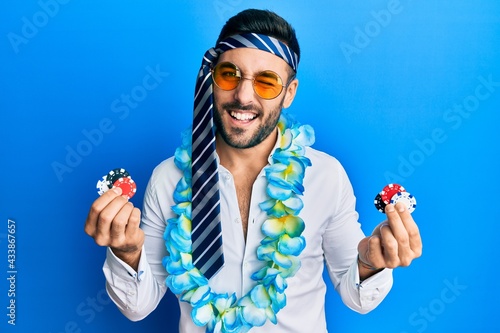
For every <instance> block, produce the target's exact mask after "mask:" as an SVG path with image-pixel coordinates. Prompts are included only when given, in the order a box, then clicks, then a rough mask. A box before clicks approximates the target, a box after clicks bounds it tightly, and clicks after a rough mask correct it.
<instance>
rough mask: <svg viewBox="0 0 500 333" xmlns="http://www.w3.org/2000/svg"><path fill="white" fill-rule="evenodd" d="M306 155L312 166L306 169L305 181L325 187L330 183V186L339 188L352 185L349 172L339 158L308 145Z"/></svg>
mask: <svg viewBox="0 0 500 333" xmlns="http://www.w3.org/2000/svg"><path fill="white" fill-rule="evenodd" d="M306 157H307V158H309V159H310V160H311V166H310V167H309V168H308V169H307V170H306V178H305V181H307V182H312V183H315V184H316V185H318V186H322V187H323V188H324V186H325V185H328V184H329V185H332V187H330V188H332V189H333V188H336V189H339V190H341V189H344V188H345V187H346V186H347V187H349V186H350V181H349V178H348V176H347V173H346V171H345V169H344V167H343V166H342V164H341V163H340V162H339V160H338V159H337V158H335V157H333V156H332V155H329V154H327V153H325V152H323V151H320V150H317V149H314V148H311V147H307V149H306ZM333 185H335V186H333Z"/></svg>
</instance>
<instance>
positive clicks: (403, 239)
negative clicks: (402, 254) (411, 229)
mask: <svg viewBox="0 0 500 333" xmlns="http://www.w3.org/2000/svg"><path fill="white" fill-rule="evenodd" d="M385 212H386V215H387V223H388V224H389V226H390V229H391V231H392V234H393V235H394V237H395V238H396V240H397V242H398V244H400V246H402V247H404V248H409V247H410V240H409V236H408V231H407V230H406V226H405V225H404V223H403V220H402V216H403V217H406V216H407V215H410V213H409V212H408V209H406V207H405V205H404V204H402V203H397V204H396V205H392V204H389V205H387V206H386V207H385Z"/></svg>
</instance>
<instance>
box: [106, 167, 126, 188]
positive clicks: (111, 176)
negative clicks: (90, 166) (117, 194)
mask: <svg viewBox="0 0 500 333" xmlns="http://www.w3.org/2000/svg"><path fill="white" fill-rule="evenodd" d="M125 177H128V178H130V174H129V173H128V171H127V170H125V169H123V168H121V169H120V168H118V169H113V170H111V171H110V172H109V173H108V175H107V176H106V185H108V188H113V184H114V183H115V182H116V181H117V180H118V179H120V178H125Z"/></svg>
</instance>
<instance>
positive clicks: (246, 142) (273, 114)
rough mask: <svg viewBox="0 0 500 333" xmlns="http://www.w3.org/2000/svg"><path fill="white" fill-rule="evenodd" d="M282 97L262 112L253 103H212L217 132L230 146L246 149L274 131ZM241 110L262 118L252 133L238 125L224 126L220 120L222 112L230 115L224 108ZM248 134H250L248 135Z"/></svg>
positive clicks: (281, 106)
mask: <svg viewBox="0 0 500 333" xmlns="http://www.w3.org/2000/svg"><path fill="white" fill-rule="evenodd" d="M284 97H285V96H283V98H282V100H281V102H280V103H279V105H278V106H277V107H276V108H274V109H271V110H269V111H267V112H266V113H264V111H263V110H262V109H261V108H258V107H254V106H253V105H249V106H243V105H241V104H240V103H238V102H237V101H234V102H230V103H224V104H222V105H221V106H220V108H219V106H218V105H217V104H215V103H214V122H215V126H216V128H217V133H219V135H220V136H221V138H222V139H223V140H224V142H226V144H227V145H229V146H230V147H232V148H238V149H246V148H252V147H255V146H257V145H258V144H260V143H261V142H262V141H264V140H265V139H266V138H267V137H268V136H269V135H270V134H271V133H273V132H274V130H275V129H276V126H277V124H278V122H279V118H280V115H281V110H282V109H283V101H284ZM231 109H236V110H242V111H253V112H255V113H256V114H257V118H261V119H262V123H261V125H260V126H259V127H258V128H257V129H256V130H255V131H254V133H249V130H247V129H244V128H240V127H232V126H231V127H230V126H225V125H224V123H223V122H222V114H223V113H224V112H225V113H227V115H228V116H229V117H231V115H230V114H229V113H228V112H226V110H231ZM248 134H252V135H251V136H249V135H248Z"/></svg>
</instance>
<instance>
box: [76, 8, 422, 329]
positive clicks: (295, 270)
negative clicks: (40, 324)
mask: <svg viewBox="0 0 500 333" xmlns="http://www.w3.org/2000/svg"><path fill="white" fill-rule="evenodd" d="M299 59H300V49H299V45H298V42H297V39H296V36H295V32H294V30H293V29H292V27H291V26H290V25H289V24H288V23H287V22H286V21H285V20H283V19H282V18H281V17H279V16H277V15H276V14H274V13H272V12H268V11H260V10H246V11H243V12H241V13H239V14H238V15H236V16H234V17H233V18H231V19H230V20H229V21H228V22H227V23H226V25H225V26H224V28H223V29H222V31H221V34H220V36H219V39H218V41H217V44H216V47H215V48H214V49H211V50H209V51H208V52H207V53H206V54H205V57H204V60H203V66H202V69H201V71H200V76H199V78H198V82H197V87H196V95H195V116H194V121H193V128H192V132H191V131H190V132H189V136H188V137H185V138H184V140H183V144H182V146H181V147H180V148H179V149H178V150H177V151H176V156H175V157H172V158H170V159H168V160H166V161H164V162H163V163H161V164H160V165H159V166H158V167H157V168H156V169H155V170H154V172H153V175H152V177H151V179H150V182H149V184H148V187H147V190H146V194H145V198H144V207H143V211H142V217H141V212H140V211H139V210H138V209H137V208H134V207H133V205H132V204H131V203H130V202H128V201H127V199H125V198H124V197H122V196H121V191H120V189H113V190H110V191H108V192H106V193H104V194H103V195H102V196H101V197H100V198H98V199H97V200H96V201H95V202H94V204H93V205H92V207H91V210H90V212H89V215H88V218H87V221H86V225H85V231H86V233H87V234H89V235H90V236H91V237H93V238H94V239H95V241H96V243H97V244H99V245H101V246H107V247H108V252H107V258H106V262H105V264H104V273H105V276H106V281H107V290H108V293H109V295H110V297H111V298H112V299H113V301H114V302H115V303H116V304H117V306H118V307H119V309H120V310H121V311H122V312H123V313H124V314H125V316H127V317H128V318H130V319H131V320H140V319H142V318H144V317H145V316H147V315H148V314H149V313H150V312H151V311H153V310H154V309H155V308H156V306H157V304H158V303H159V301H160V300H161V298H162V297H163V295H164V294H165V292H166V290H167V286H168V288H170V289H171V290H172V291H173V292H174V293H176V294H178V296H179V298H180V308H181V318H180V324H179V331H180V332H183V333H196V332H205V331H207V332H212V331H215V332H219V331H220V332H247V331H249V330H250V331H251V332H252V333H266V332H273V333H277V332H278V333H279V332H283V333H285V332H286V333H291V332H297V333H299V332H300V333H304V332H315V333H319V332H326V331H327V329H326V319H325V313H324V297H325V291H326V286H325V283H324V281H323V279H322V272H323V265H324V263H326V266H327V268H328V273H329V275H330V278H331V280H332V282H333V285H334V286H335V289H336V290H337V292H338V293H339V294H340V296H341V298H342V300H343V302H344V303H345V304H346V305H347V306H348V307H350V308H351V309H353V310H355V311H358V312H360V313H366V312H369V311H371V310H372V309H374V308H375V307H376V306H377V305H378V304H379V303H380V302H381V301H382V300H383V298H384V297H385V296H386V295H387V293H388V292H389V290H390V288H391V286H392V268H395V267H398V266H408V265H409V264H410V262H411V261H412V260H413V259H414V258H416V257H419V256H420V254H421V249H422V243H421V239H420V235H419V231H418V227H417V225H416V224H415V222H414V221H413V219H412V217H411V215H410V213H409V212H408V210H407V209H406V208H405V207H404V205H401V204H397V205H396V206H393V205H387V206H386V214H387V220H386V221H384V222H382V223H381V224H380V225H379V226H378V227H377V228H376V229H375V230H374V232H373V234H372V235H371V236H369V237H365V236H364V235H363V233H362V231H361V229H360V225H359V223H358V222H357V218H358V214H357V213H356V211H355V198H354V195H353V191H352V188H351V185H350V183H349V180H348V178H347V176H346V174H345V172H344V170H343V168H342V166H341V165H340V164H339V162H338V161H337V160H336V159H334V158H333V157H331V156H328V155H326V154H324V153H322V152H319V151H316V150H314V149H313V148H310V147H309V145H310V144H311V143H312V141H313V140H314V138H313V136H314V135H313V132H312V129H311V128H310V127H308V126H299V125H297V124H295V123H294V122H293V121H292V120H291V119H290V118H289V117H288V116H286V115H285V114H282V109H283V108H287V107H289V106H290V105H291V104H292V102H293V99H294V97H295V94H296V92H297V87H298V80H297V79H296V78H295V74H296V70H297V64H298V61H299ZM212 89H213V93H212ZM212 97H213V99H212ZM212 119H213V120H212ZM278 122H279V123H278ZM214 125H215V126H214ZM191 134H192V138H191ZM214 142H215V145H214ZM191 144H192V147H191ZM212 149H215V151H212ZM191 152H192V155H191ZM200 165H201V166H200ZM220 222H221V223H220ZM221 224H222V225H221ZM165 244H166V246H165ZM165 281H167V283H165Z"/></svg>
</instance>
